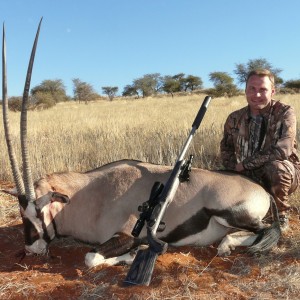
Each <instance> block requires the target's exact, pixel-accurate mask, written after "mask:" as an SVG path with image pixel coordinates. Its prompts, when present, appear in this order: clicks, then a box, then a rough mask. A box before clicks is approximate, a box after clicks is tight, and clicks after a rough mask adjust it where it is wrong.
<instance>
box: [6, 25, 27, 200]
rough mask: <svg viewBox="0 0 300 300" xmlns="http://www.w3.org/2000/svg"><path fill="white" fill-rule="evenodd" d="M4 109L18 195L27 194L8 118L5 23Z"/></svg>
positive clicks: (12, 168)
mask: <svg viewBox="0 0 300 300" xmlns="http://www.w3.org/2000/svg"><path fill="white" fill-rule="evenodd" d="M2 101H3V102H2V104H3V105H2V111H3V124H4V132H5V140H6V145H7V150H8V156H9V160H10V165H11V170H12V173H13V178H14V181H15V184H16V188H17V192H18V195H19V196H20V195H25V188H24V183H23V179H22V175H21V172H20V169H19V166H18V161H17V158H16V154H15V151H14V148H13V146H12V139H11V133H10V125H9V118H8V99H7V73H6V40H5V26H4V23H3V35H2Z"/></svg>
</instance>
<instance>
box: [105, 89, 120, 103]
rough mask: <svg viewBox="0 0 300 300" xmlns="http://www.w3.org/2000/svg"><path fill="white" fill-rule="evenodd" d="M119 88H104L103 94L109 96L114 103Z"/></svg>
mask: <svg viewBox="0 0 300 300" xmlns="http://www.w3.org/2000/svg"><path fill="white" fill-rule="evenodd" d="M118 90H119V88H118V87H117V86H103V87H102V92H103V94H105V95H107V96H108V98H109V100H110V101H112V100H113V99H114V97H115V96H116V94H117V92H118Z"/></svg>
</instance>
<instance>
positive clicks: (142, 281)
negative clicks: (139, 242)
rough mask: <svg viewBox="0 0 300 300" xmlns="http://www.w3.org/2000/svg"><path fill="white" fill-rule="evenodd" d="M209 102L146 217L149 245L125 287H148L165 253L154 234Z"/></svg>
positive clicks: (134, 264) (204, 105)
mask: <svg viewBox="0 0 300 300" xmlns="http://www.w3.org/2000/svg"><path fill="white" fill-rule="evenodd" d="M210 100H211V97H209V96H207V97H205V99H204V101H203V103H202V105H201V107H200V110H199V112H198V114H197V116H196V118H195V120H194V122H193V125H192V129H191V132H190V134H189V136H188V138H187V141H186V142H185V144H184V146H183V149H182V151H181V153H180V155H179V157H178V159H177V161H176V163H175V166H174V168H173V170H172V172H171V175H170V177H169V179H168V181H167V183H166V185H165V186H164V187H163V190H162V192H161V193H159V194H158V195H157V197H158V199H157V200H156V202H155V206H154V207H153V208H152V210H151V214H150V216H149V217H147V220H146V221H147V240H148V243H149V247H148V248H147V249H143V250H139V251H138V252H137V255H136V257H135V259H134V261H133V263H132V265H131V267H130V269H129V272H128V273H127V276H126V278H125V281H124V284H125V285H147V286H148V285H149V284H150V281H151V278H152V273H153V270H154V266H155V262H156V260H157V257H158V255H160V254H163V253H165V252H166V251H167V248H168V244H167V243H166V242H164V241H162V240H159V239H158V238H156V232H157V229H158V227H159V225H160V223H161V220H162V218H163V216H164V214H165V211H166V209H167V207H168V206H169V204H170V203H171V202H172V200H173V198H174V196H175V193H176V191H177V188H178V185H179V183H180V173H181V170H182V167H183V165H184V163H185V160H184V156H185V154H186V152H187V150H188V147H189V145H190V143H191V141H192V138H193V136H194V134H195V132H196V130H197V129H198V128H199V126H200V123H201V121H202V119H203V117H204V115H205V112H206V110H207V107H208V104H209V102H210ZM150 198H151V197H150ZM141 223H142V224H144V220H142V221H141V220H138V221H137V224H141ZM142 226H143V225H142ZM135 227H136V226H135ZM140 231H141V228H139V230H136V228H135V229H134V230H133V232H138V233H139V232H140ZM134 236H136V235H134Z"/></svg>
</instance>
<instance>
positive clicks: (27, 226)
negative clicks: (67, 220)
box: [19, 192, 69, 254]
mask: <svg viewBox="0 0 300 300" xmlns="http://www.w3.org/2000/svg"><path fill="white" fill-rule="evenodd" d="M20 198H21V197H19V203H20V212H21V217H22V220H23V225H24V238H25V250H26V252H27V253H32V254H46V253H47V252H48V245H49V243H50V242H51V241H52V240H53V239H54V237H55V236H56V227H55V219H54V218H55V216H56V215H57V213H59V211H61V209H63V207H64V204H65V203H68V202H69V198H68V197H67V196H65V195H60V194H58V193H54V192H49V193H48V194H46V195H44V196H42V197H40V198H39V199H37V200H36V201H34V202H28V201H24V200H23V201H22V199H20Z"/></svg>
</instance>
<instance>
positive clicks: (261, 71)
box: [246, 69, 275, 87]
mask: <svg viewBox="0 0 300 300" xmlns="http://www.w3.org/2000/svg"><path fill="white" fill-rule="evenodd" d="M254 75H256V76H260V77H265V76H267V77H269V79H270V81H271V83H272V87H275V77H274V75H273V73H272V72H271V71H269V70H267V69H256V70H252V71H250V72H249V73H248V75H247V80H246V87H247V84H248V80H249V78H250V77H251V76H254Z"/></svg>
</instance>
